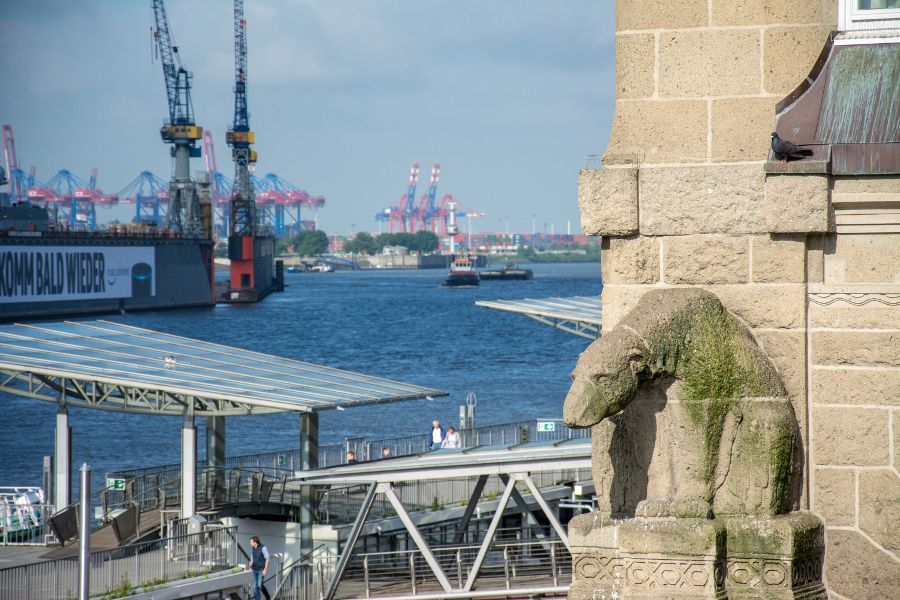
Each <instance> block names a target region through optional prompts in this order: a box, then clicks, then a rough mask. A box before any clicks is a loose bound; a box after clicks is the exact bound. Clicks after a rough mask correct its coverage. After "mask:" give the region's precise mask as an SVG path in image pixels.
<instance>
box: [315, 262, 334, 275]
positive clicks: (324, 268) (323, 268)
mask: <svg viewBox="0 0 900 600" xmlns="http://www.w3.org/2000/svg"><path fill="white" fill-rule="evenodd" d="M309 271H310V273H333V272H334V267H332V266H331V265H329V264H326V263H316V264H314V265H313V266H311V267H310V268H309Z"/></svg>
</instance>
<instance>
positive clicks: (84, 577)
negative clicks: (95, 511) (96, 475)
mask: <svg viewBox="0 0 900 600" xmlns="http://www.w3.org/2000/svg"><path fill="white" fill-rule="evenodd" d="M80 488H81V501H80V504H81V506H80V507H79V508H80V509H81V510H80V511H78V600H90V597H91V595H90V589H91V467H90V466H89V465H88V464H87V463H84V464H83V465H81V485H80Z"/></svg>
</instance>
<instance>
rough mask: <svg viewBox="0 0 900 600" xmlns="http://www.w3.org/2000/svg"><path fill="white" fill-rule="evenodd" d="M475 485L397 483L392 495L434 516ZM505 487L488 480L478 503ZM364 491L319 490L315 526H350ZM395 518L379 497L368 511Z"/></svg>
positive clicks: (560, 474) (550, 477) (466, 480)
mask: <svg viewBox="0 0 900 600" xmlns="http://www.w3.org/2000/svg"><path fill="white" fill-rule="evenodd" d="M531 477H532V480H533V481H534V483H535V485H537V486H538V487H539V488H546V487H550V486H554V485H560V484H562V483H568V482H574V481H582V480H585V479H590V477H591V471H590V469H589V468H585V469H562V470H556V471H541V472H534V473H532V474H531ZM477 482H478V477H475V476H473V477H461V478H460V477H457V478H446V479H429V480H425V481H407V482H397V483H394V491H395V492H396V494H397V496H398V497H399V498H400V501H401V502H402V503H403V506H404V507H405V508H406V509H407V510H408V511H409V512H411V513H413V512H420V511H433V512H436V511H439V510H444V509H446V508H454V507H459V508H462V507H464V506H466V504H467V503H468V501H469V498H470V497H471V496H472V493H473V491H474V489H475V486H476V485H477ZM504 487H505V484H504V483H503V482H502V481H501V480H500V479H499V478H497V477H491V478H489V479H488V480H487V483H486V484H485V486H484V489H483V490H482V492H481V501H482V502H485V501H488V502H490V501H492V500H495V499H497V498H499V496H500V494H501V493H502V492H503V488H504ZM517 487H518V489H519V492H520V493H522V494H523V495H529V494H530V491H529V490H528V489H527V487H526V486H525V485H524V484H522V483H519V484H517ZM367 489H368V486H366V485H351V486H343V487H332V488H323V489H319V490H318V492H317V501H316V522H317V523H326V524H330V525H335V526H342V525H348V524H350V523H352V522H353V520H354V519H355V518H356V515H357V513H358V512H359V509H360V507H361V506H362V503H363V501H364V499H365V497H366V492H367ZM395 516H397V515H396V512H395V511H394V508H393V506H392V505H391V504H390V502H389V501H388V500H387V499H385V498H384V497H383V496H381V495H379V496H378V497H376V499H375V501H374V503H373V504H372V507H371V508H370V509H369V519H370V520H375V519H385V518H390V517H395Z"/></svg>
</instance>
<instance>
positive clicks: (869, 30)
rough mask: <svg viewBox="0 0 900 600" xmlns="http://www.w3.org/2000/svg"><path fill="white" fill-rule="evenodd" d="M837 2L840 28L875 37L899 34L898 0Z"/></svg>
mask: <svg viewBox="0 0 900 600" xmlns="http://www.w3.org/2000/svg"><path fill="white" fill-rule="evenodd" d="M839 4H840V25H841V30H843V31H845V32H861V33H863V34H872V37H875V38H884V37H897V36H900V0H839Z"/></svg>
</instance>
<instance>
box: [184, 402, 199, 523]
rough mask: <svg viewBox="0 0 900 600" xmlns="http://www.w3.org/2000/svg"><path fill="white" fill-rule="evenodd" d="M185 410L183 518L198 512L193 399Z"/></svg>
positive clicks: (195, 430) (195, 431)
mask: <svg viewBox="0 0 900 600" xmlns="http://www.w3.org/2000/svg"><path fill="white" fill-rule="evenodd" d="M189 401H190V402H191V404H190V405H188V406H185V408H184V424H183V425H182V426H181V518H182V519H186V518H188V517H192V516H194V513H196V512H197V427H196V425H195V424H194V406H193V401H194V400H193V398H191V399H190V400H189Z"/></svg>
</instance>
